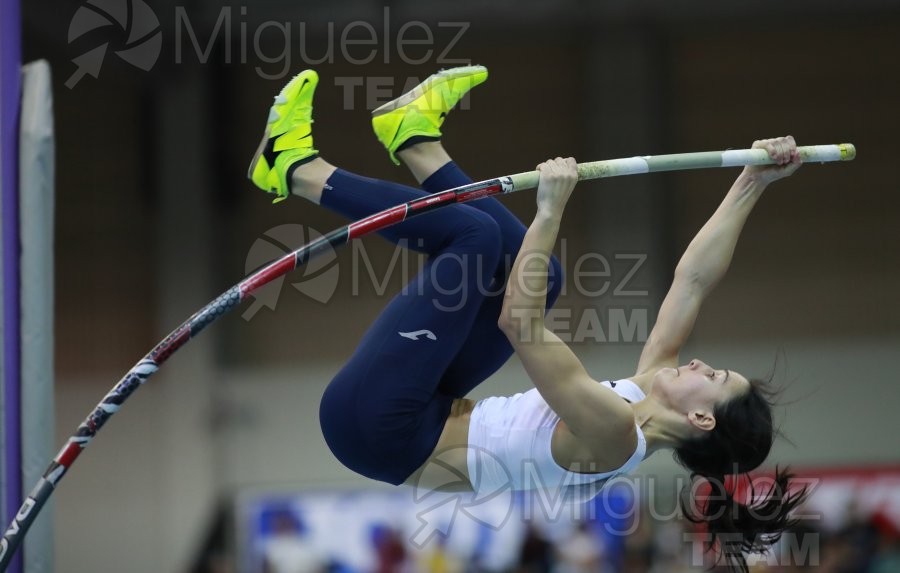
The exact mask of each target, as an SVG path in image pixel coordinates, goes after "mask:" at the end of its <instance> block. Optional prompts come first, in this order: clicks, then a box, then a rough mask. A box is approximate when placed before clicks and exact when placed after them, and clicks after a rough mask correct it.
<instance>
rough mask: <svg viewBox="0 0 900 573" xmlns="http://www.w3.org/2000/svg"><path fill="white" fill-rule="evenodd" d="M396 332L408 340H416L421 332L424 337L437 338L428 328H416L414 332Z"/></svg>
mask: <svg viewBox="0 0 900 573" xmlns="http://www.w3.org/2000/svg"><path fill="white" fill-rule="evenodd" d="M397 334H399V335H400V336H402V337H403V338H408V339H410V340H418V339H419V337H420V336H422V335H423V334H424V335H425V338H427V339H428V340H437V336H435V335H434V333H433V332H431V331H430V330H416V331H415V332H398V333H397Z"/></svg>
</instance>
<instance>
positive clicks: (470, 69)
mask: <svg viewBox="0 0 900 573" xmlns="http://www.w3.org/2000/svg"><path fill="white" fill-rule="evenodd" d="M487 76H488V71H487V68H485V67H484V66H463V67H461V68H451V69H449V70H441V71H439V72H438V73H436V74H432V75H431V76H430V77H429V78H428V79H426V80H425V81H424V82H422V83H421V84H419V85H418V86H416V87H415V88H413V89H412V90H410V91H408V92H406V93H405V94H403V95H402V96H400V97H398V98H397V99H395V100H393V101H390V102H388V103H386V104H384V105H383V106H381V107H379V108H378V109H376V110H375V111H373V112H372V128H373V129H374V130H375V135H376V136H377V137H378V141H380V142H381V144H382V145H384V146H385V148H387V150H388V154H390V156H391V161H393V162H394V163H396V164H397V165H400V160H398V159H397V155H396V153H397V151H398V150H399V149H400V148H402V146H403V144H404V143H406V142H407V141H408V140H409V139H410V138H411V137H422V138H426V139H434V140H438V139H440V138H441V124H443V123H444V118H445V117H447V113H449V111H450V110H451V109H452V108H453V106H455V105H456V104H457V102H459V100H460V99H462V97H463V96H464V95H466V92H468V91H469V90H470V89H472V88H474V87H475V86H477V85H478V84H480V83H481V82H483V81H484V80H486V79H487Z"/></svg>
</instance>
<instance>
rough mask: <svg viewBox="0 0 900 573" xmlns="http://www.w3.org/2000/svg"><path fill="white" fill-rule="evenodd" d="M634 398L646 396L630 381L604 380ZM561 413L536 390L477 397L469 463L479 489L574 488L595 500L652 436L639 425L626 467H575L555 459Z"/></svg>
mask: <svg viewBox="0 0 900 573" xmlns="http://www.w3.org/2000/svg"><path fill="white" fill-rule="evenodd" d="M601 384H603V385H604V386H606V387H607V388H610V389H612V391H613V392H615V393H617V394H618V395H619V396H622V398H624V399H625V400H628V401H629V402H632V403H633V402H640V401H641V400H643V399H644V398H645V397H646V395H645V394H644V392H643V391H642V390H641V389H640V387H638V385H637V384H635V383H634V382H632V381H631V380H616V381H614V382H601ZM558 422H559V416H557V415H556V413H555V412H554V411H553V410H551V409H550V406H549V405H547V402H545V401H544V399H543V398H542V397H541V395H540V394H539V393H538V391H537V390H536V389H534V390H529V391H527V392H525V393H522V394H516V395H514V396H508V397H493V398H486V399H484V400H480V401H478V403H476V404H475V409H474V410H473V411H472V414H471V418H470V421H469V448H468V451H467V460H466V462H467V466H468V470H469V479H470V481H471V482H472V487H473V488H474V489H475V491H477V492H493V491H498V490H501V489H503V488H505V487H507V486H511V487H512V489H513V490H517V491H520V490H536V489H543V490H560V491H564V492H565V491H567V490H568V491H572V492H573V493H575V494H577V495H578V496H579V497H582V498H584V499H590V498H591V497H593V496H594V495H596V494H597V492H599V491H600V488H601V487H603V484H604V483H605V482H606V481H607V480H609V479H610V478H612V477H614V476H616V475H620V474H625V473H628V472H630V471H632V470H633V469H634V468H636V467H637V466H638V464H639V463H641V460H643V459H644V455H645V454H646V452H647V441H646V439H645V438H644V433H643V432H642V431H641V429H640V427H637V425H635V428H636V429H637V437H638V443H637V448H635V451H634V454H632V455H631V457H630V458H628V461H626V462H625V463H624V464H623V465H622V467H620V468H618V469H615V470H613V471H610V472H603V473H578V472H571V471H569V470H567V469H565V468H563V467H561V466H560V465H559V464H557V463H556V461H555V460H554V459H553V454H552V452H551V449H550V447H551V440H552V438H553V432H554V430H555V429H556V425H557V423H558Z"/></svg>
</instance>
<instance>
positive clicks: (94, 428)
mask: <svg viewBox="0 0 900 573" xmlns="http://www.w3.org/2000/svg"><path fill="white" fill-rule="evenodd" d="M797 150H798V151H799V152H800V158H801V159H802V160H803V161H804V162H805V163H817V162H830V161H850V160H852V159H854V158H855V157H856V148H855V147H854V146H853V145H852V144H850V143H842V144H839V145H812V146H807V147H798V148H797ZM772 163H773V161H772V160H771V159H770V158H769V155H768V153H767V152H766V151H765V150H764V149H736V150H729V151H705V152H699V153H678V154H673V155H655V156H645V157H630V158H626V159H610V160H607V161H594V162H590V163H582V164H580V165H579V166H578V179H579V180H580V181H584V180H588V179H600V178H605V177H617V176H620V175H636V174H639V173H654V172H658V171H679V170H684V169H707V168H712V167H738V166H746V165H770V164H772ZM538 180H539V173H538V172H537V171H526V172H524V173H517V174H515V175H509V176H507V177H498V178H496V179H490V180H488V181H480V182H478V183H471V184H469V185H464V186H462V187H457V188H455V189H449V190H447V191H442V192H440V193H435V194H434V195H428V196H426V197H421V198H419V199H415V200H413V201H410V202H408V203H404V204H402V205H397V206H396V207H391V208H390V209H385V210H384V211H381V212H380V213H375V214H374V215H370V216H369V217H366V218H364V219H360V220H359V221H356V222H355V223H351V224H349V225H347V226H346V227H343V228H340V229H336V230H334V231H332V232H330V233H328V234H327V235H324V236H322V237H319V238H318V239H316V240H315V241H313V242H311V243H309V244H307V245H304V246H303V247H300V248H299V249H297V250H296V251H294V252H292V253H289V254H287V255H285V256H283V257H281V258H280V259H277V260H276V261H274V262H272V263H270V264H268V265H266V266H265V267H263V268H262V269H260V270H258V271H256V272H255V273H253V274H252V275H250V276H249V277H247V278H245V279H244V280H242V281H241V282H239V283H238V284H236V285H235V286H233V287H231V288H230V289H228V290H227V291H225V292H224V293H223V294H222V295H220V296H219V297H218V298H216V299H215V300H213V301H212V302H210V303H209V304H207V305H206V306H204V307H203V308H202V309H200V310H199V311H198V312H196V313H194V315H193V316H191V317H190V318H189V319H187V320H186V321H185V322H183V323H182V324H181V325H180V326H179V327H178V328H176V329H175V330H173V331H172V333H171V334H169V335H168V336H167V337H166V338H165V339H163V341H162V342H160V343H159V344H157V345H156V346H155V347H154V348H153V350H151V351H150V352H149V353H148V354H147V355H146V356H144V357H143V358H142V359H141V360H140V361H139V362H138V363H137V364H136V365H135V366H134V367H133V368H132V369H131V370H129V371H128V373H127V374H125V376H124V377H122V379H121V380H119V382H118V383H117V384H116V385H115V386H113V388H112V390H110V391H109V393H108V394H107V395H106V396H104V397H103V400H101V401H100V403H99V404H97V406H96V407H95V408H94V410H93V411H92V412H91V413H90V415H88V417H87V418H85V420H84V421H83V422H82V423H81V425H80V426H78V430H77V431H76V432H75V434H73V435H72V437H70V438H69V440H68V442H67V443H66V445H65V446H63V448H62V449H61V450H60V451H59V453H58V454H56V457H55V458H54V459H53V461H52V462H51V463H50V466H49V467H48V468H47V471H46V472H44V475H43V476H42V477H41V479H40V480H39V481H38V483H37V485H35V487H34V489H32V490H31V493H30V494H29V495H28V497H27V498H26V499H25V502H24V503H23V504H22V507H21V508H20V509H19V511H18V513H17V514H16V516H15V518H14V519H13V521H12V523H11V524H10V525H9V528H8V529H7V530H6V533H4V534H3V538H2V540H0V572H2V571H6V568H7V566H8V565H9V563H10V561H11V560H12V556H13V554H14V553H15V551H16V548H17V547H18V546H19V544H20V543H21V542H22V538H23V537H24V536H25V534H26V533H27V532H28V529H29V528H30V527H31V524H32V523H33V522H34V519H35V518H36V517H37V515H38V513H39V512H40V511H41V508H43V507H44V504H45V503H47V500H48V499H50V496H51V495H52V494H53V490H54V489H55V488H56V485H57V484H58V483H59V481H60V480H61V479H62V478H63V476H64V475H65V474H66V472H67V471H68V470H69V468H70V467H72V464H73V463H74V462H75V460H76V459H77V458H78V456H79V455H80V454H81V452H82V451H83V450H84V449H85V448H86V447H87V445H88V444H89V443H90V441H91V440H92V439H93V438H94V436H95V435H96V434H97V432H99V431H100V428H102V427H103V425H104V424H105V423H106V422H107V421H108V420H109V418H110V417H112V415H113V414H115V413H116V412H118V411H119V408H121V407H122V404H124V403H125V400H127V399H128V397H129V396H131V394H132V393H133V392H134V391H135V390H137V389H138V387H140V386H141V385H142V384H143V383H144V382H146V381H147V379H148V378H149V377H150V376H151V375H153V374H154V373H155V372H156V371H157V370H159V367H160V366H162V365H163V363H164V362H165V361H166V360H168V359H169V357H170V356H172V354H174V353H175V352H176V351H177V350H178V349H179V348H181V347H182V346H184V345H185V344H186V343H187V342H188V341H189V340H190V339H192V338H194V337H195V336H197V335H198V334H199V333H200V332H201V331H202V330H203V329H204V328H206V327H207V326H209V325H210V324H212V323H213V322H215V321H216V320H217V319H218V318H219V317H221V316H222V315H224V314H225V313H227V312H228V311H230V310H232V309H234V308H235V307H237V306H238V305H239V304H240V303H241V302H243V301H244V300H246V298H247V297H248V296H249V295H251V294H253V292H254V291H256V290H257V289H258V288H260V287H262V286H263V285H266V284H268V283H269V282H271V281H273V280H275V279H276V278H278V277H281V276H283V275H285V274H287V273H289V272H290V271H292V270H294V269H296V268H297V267H300V266H302V265H304V264H306V263H307V262H308V261H309V260H310V259H313V258H314V257H316V256H317V255H319V254H320V253H321V252H322V251H324V250H331V249H333V248H336V247H339V246H341V245H344V244H346V243H348V242H350V240H352V239H356V238H359V237H362V236H364V235H368V234H369V233H373V232H375V231H380V230H382V229H384V228H386V227H389V226H391V225H394V224H396V223H399V222H401V221H404V220H406V219H408V218H410V217H414V216H416V215H421V214H422V213H427V212H430V211H434V210H435V209H439V208H441V207H446V206H447V205H454V204H457V203H466V202H468V201H474V200H476V199H481V198H483V197H491V196H493V195H500V194H506V193H513V192H515V191H524V190H526V189H534V188H536V187H537V185H538Z"/></svg>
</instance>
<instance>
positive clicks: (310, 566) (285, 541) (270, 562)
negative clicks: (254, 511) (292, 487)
mask: <svg viewBox="0 0 900 573" xmlns="http://www.w3.org/2000/svg"><path fill="white" fill-rule="evenodd" d="M267 525H269V526H270V527H271V532H272V533H271V536H270V537H268V538H267V539H266V541H265V543H264V545H263V551H262V554H263V571H264V572H265V573H324V571H326V568H327V565H328V562H327V559H326V558H325V556H324V555H322V554H321V552H320V551H319V550H318V548H317V547H316V545H315V544H314V543H313V542H312V541H311V540H310V539H309V538H308V537H307V536H306V534H305V529H304V527H303V523H302V521H300V518H299V517H298V516H296V515H295V514H294V513H293V512H292V511H291V510H290V509H287V508H284V509H281V510H278V511H274V512H272V514H270V515H269V516H268V523H267Z"/></svg>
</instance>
